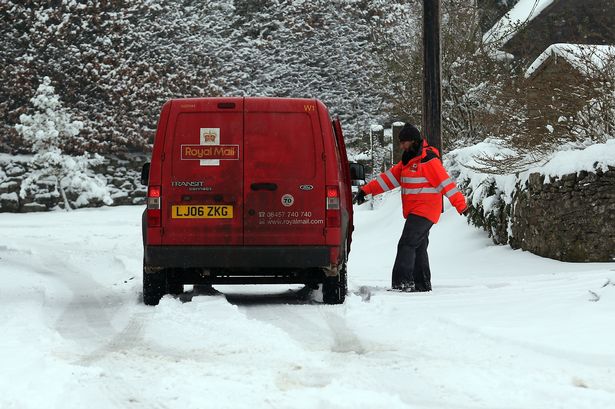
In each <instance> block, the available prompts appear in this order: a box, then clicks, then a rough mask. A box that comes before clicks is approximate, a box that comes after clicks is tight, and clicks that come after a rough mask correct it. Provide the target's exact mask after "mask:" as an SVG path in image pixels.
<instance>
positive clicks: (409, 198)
mask: <svg viewBox="0 0 615 409" xmlns="http://www.w3.org/2000/svg"><path fill="white" fill-rule="evenodd" d="M397 187H401V199H402V205H403V212H404V218H407V217H408V215H409V214H415V215H417V216H422V217H424V218H426V219H429V220H430V221H432V222H433V223H434V224H435V223H437V222H438V220H439V219H440V214H441V213H442V195H444V196H446V197H447V198H448V200H449V201H450V202H451V204H452V205H453V206H455V208H456V209H457V211H458V212H459V213H462V212H463V211H464V210H465V209H466V199H465V197H464V196H463V193H461V192H460V191H459V189H457V185H456V183H455V181H454V180H453V179H452V178H451V177H450V176H449V175H448V173H446V170H445V169H444V166H442V162H440V158H439V157H438V153H437V149H436V148H434V147H431V146H429V145H427V141H423V149H422V152H421V154H420V155H417V156H416V157H415V158H412V159H411V160H410V161H409V162H408V163H407V164H406V165H404V164H403V162H399V163H398V164H396V165H395V166H393V167H392V168H391V169H389V170H387V171H386V172H384V173H381V174H380V175H379V176H378V177H377V178H376V179H374V180H372V181H371V182H369V183H368V184H367V185H365V186H363V187H362V188H361V189H362V190H363V191H364V192H365V194H367V195H369V194H371V195H379V194H380V193H383V192H386V191H389V190H391V189H395V188H397Z"/></svg>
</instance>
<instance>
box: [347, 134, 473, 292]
mask: <svg viewBox="0 0 615 409" xmlns="http://www.w3.org/2000/svg"><path fill="white" fill-rule="evenodd" d="M399 146H400V148H401V149H403V154H402V159H401V162H399V163H397V164H396V165H395V166H393V167H392V168H391V169H389V170H387V171H386V172H384V173H381V174H380V175H379V176H378V177H377V178H376V179H374V180H372V181H371V182H369V183H368V184H367V185H365V186H363V187H361V189H360V190H359V192H358V193H357V195H356V197H355V200H356V202H357V203H358V204H362V203H364V202H365V196H367V195H373V196H376V195H379V194H381V193H383V192H386V191H389V190H391V189H395V188H397V187H401V197H402V207H403V215H404V218H405V219H406V222H405V224H404V229H403V232H402V234H401V238H400V239H399V243H398V245H397V257H396V258H395V264H394V266H393V274H392V279H391V286H392V288H393V289H394V290H400V291H404V292H415V291H431V270H430V269H429V258H428V256H427V246H428V244H429V230H430V229H431V226H433V225H434V224H436V223H437V222H438V220H439V219H440V214H441V213H442V196H446V197H447V198H448V200H449V201H450V202H451V204H452V205H453V206H454V207H455V208H456V209H457V211H458V212H459V214H465V213H466V211H467V209H468V207H467V204H466V199H465V197H464V196H463V194H462V193H461V192H460V191H459V189H457V185H456V183H455V181H454V180H453V179H452V178H451V177H450V176H449V175H448V173H447V172H446V170H445V169H444V166H442V162H441V161H440V158H439V152H438V150H437V149H436V148H434V147H432V146H429V145H428V144H427V141H426V140H425V139H423V137H422V136H421V133H420V131H419V130H418V129H417V128H416V127H415V126H414V125H412V124H406V125H404V127H403V128H402V129H401V131H400V133H399Z"/></svg>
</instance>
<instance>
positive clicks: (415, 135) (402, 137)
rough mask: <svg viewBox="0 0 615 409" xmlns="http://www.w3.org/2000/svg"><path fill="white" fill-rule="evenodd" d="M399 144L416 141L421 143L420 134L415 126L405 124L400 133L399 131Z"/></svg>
mask: <svg viewBox="0 0 615 409" xmlns="http://www.w3.org/2000/svg"><path fill="white" fill-rule="evenodd" d="M398 138H399V142H405V141H417V142H421V141H422V140H423V138H422V137H421V132H420V131H419V130H418V129H416V126H414V125H412V124H405V125H404V127H403V128H401V131H399V136H398Z"/></svg>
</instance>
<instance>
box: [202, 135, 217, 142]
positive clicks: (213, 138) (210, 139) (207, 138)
mask: <svg viewBox="0 0 615 409" xmlns="http://www.w3.org/2000/svg"><path fill="white" fill-rule="evenodd" d="M203 139H204V140H205V142H215V141H216V134H213V133H206V134H205V135H203Z"/></svg>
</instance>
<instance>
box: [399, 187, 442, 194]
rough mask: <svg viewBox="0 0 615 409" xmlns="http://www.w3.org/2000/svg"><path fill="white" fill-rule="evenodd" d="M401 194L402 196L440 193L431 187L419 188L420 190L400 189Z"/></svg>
mask: <svg viewBox="0 0 615 409" xmlns="http://www.w3.org/2000/svg"><path fill="white" fill-rule="evenodd" d="M401 193H402V194H403V195H418V194H421V193H440V191H439V190H436V189H434V188H433V187H421V188H418V189H406V188H402V190H401Z"/></svg>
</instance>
